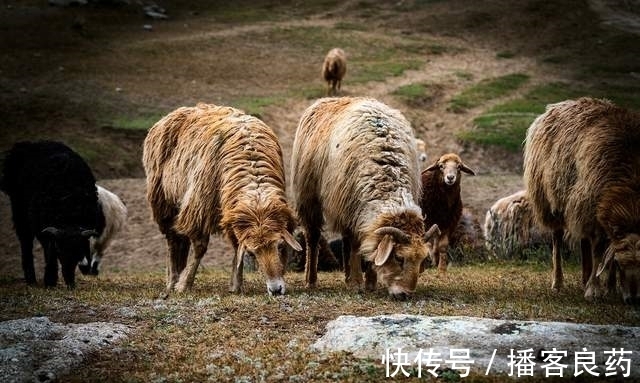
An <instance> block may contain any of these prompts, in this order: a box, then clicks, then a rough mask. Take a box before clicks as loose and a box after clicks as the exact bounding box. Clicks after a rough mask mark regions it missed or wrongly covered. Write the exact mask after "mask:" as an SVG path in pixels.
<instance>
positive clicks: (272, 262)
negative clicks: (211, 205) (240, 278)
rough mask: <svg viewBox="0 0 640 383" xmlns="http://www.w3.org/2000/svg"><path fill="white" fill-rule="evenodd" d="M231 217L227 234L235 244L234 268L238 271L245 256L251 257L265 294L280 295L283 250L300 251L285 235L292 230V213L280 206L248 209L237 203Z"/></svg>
mask: <svg viewBox="0 0 640 383" xmlns="http://www.w3.org/2000/svg"><path fill="white" fill-rule="evenodd" d="M233 216H234V218H235V220H234V221H233V224H232V225H231V230H233V234H234V236H235V237H236V238H237V240H238V249H237V254H236V261H237V263H236V264H235V265H234V267H237V268H240V267H242V259H243V256H244V254H245V253H247V254H248V255H250V256H253V257H255V259H256V262H257V263H258V268H259V269H260V270H261V272H262V273H263V274H264V276H265V277H266V279H267V293H269V295H281V294H284V293H285V283H284V279H283V275H284V271H285V267H286V263H287V253H286V252H285V251H284V249H285V246H290V247H292V248H293V249H294V250H296V251H302V247H301V246H300V244H299V243H298V241H296V240H295V238H294V237H293V235H291V232H290V231H289V228H291V227H292V226H293V213H292V212H291V210H290V209H289V208H288V207H287V206H286V204H284V203H272V204H267V205H266V206H264V205H262V206H256V205H253V206H248V205H244V204H242V203H240V204H239V205H238V206H236V208H235V209H234V214H233Z"/></svg>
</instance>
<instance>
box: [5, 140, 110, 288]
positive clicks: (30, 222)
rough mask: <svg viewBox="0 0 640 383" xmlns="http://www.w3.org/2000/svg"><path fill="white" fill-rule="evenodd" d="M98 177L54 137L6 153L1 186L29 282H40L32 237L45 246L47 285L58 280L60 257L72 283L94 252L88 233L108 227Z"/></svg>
mask: <svg viewBox="0 0 640 383" xmlns="http://www.w3.org/2000/svg"><path fill="white" fill-rule="evenodd" d="M95 182H96V180H95V178H94V176H93V173H92V172H91V169H90V168H89V166H88V165H87V163H86V162H85V161H84V160H83V159H82V157H80V155H78V154H77V153H76V152H74V151H73V150H72V149H71V148H69V147H67V146H66V145H64V144H62V143H60V142H55V141H38V142H19V143H17V144H15V145H14V146H13V147H12V148H11V149H10V151H9V152H8V153H7V156H6V159H5V162H4V166H3V177H2V185H1V189H2V190H3V191H4V192H5V193H7V195H8V196H9V199H10V201H11V212H12V215H13V223H14V228H15V231H16V235H17V236H18V240H19V241H20V248H21V251H22V270H23V271H24V278H25V280H26V282H27V284H30V285H31V284H35V283H36V274H35V270H34V265H33V239H34V237H35V238H37V239H38V241H39V242H40V244H41V245H42V248H43V250H44V258H45V270H44V285H45V286H47V287H52V286H55V285H56V284H57V283H58V261H60V265H61V266H62V277H63V278H64V281H65V283H66V285H67V287H69V288H73V287H74V286H75V270H76V265H77V264H78V262H79V261H81V260H83V259H85V258H88V257H90V253H89V237H92V236H98V235H99V234H100V233H102V231H103V230H104V225H105V223H104V221H105V219H104V216H103V214H102V210H101V209H100V206H99V205H98V195H97V192H96V185H95Z"/></svg>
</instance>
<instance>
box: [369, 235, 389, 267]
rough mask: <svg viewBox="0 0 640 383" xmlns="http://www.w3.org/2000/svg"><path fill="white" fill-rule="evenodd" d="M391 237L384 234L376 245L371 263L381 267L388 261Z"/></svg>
mask: <svg viewBox="0 0 640 383" xmlns="http://www.w3.org/2000/svg"><path fill="white" fill-rule="evenodd" d="M393 245H394V241H393V237H392V236H391V235H389V234H386V235H385V236H384V237H382V240H381V241H380V243H378V247H377V248H376V251H375V252H374V253H373V263H374V264H375V265H376V266H382V265H384V263H385V262H386V261H387V259H389V255H390V254H391V251H392V250H393Z"/></svg>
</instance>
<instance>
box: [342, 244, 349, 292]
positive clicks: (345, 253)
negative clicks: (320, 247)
mask: <svg viewBox="0 0 640 383" xmlns="http://www.w3.org/2000/svg"><path fill="white" fill-rule="evenodd" d="M350 254H351V236H348V235H344V234H343V236H342V267H343V268H344V280H345V281H348V280H349V275H351V266H350V265H351V262H349V258H350Z"/></svg>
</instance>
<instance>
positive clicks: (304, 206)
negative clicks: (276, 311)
mask: <svg viewBox="0 0 640 383" xmlns="http://www.w3.org/2000/svg"><path fill="white" fill-rule="evenodd" d="M291 174H292V180H293V189H294V195H295V197H296V198H295V200H296V209H297V213H298V217H299V219H300V223H301V225H302V226H303V227H304V230H305V235H306V236H307V238H306V239H307V261H306V282H307V286H308V287H315V286H316V281H317V265H318V243H319V241H320V236H321V230H322V226H323V221H324V220H325V219H326V223H327V224H328V226H329V229H330V230H331V231H333V232H337V233H341V234H342V238H343V241H344V246H345V248H347V249H351V251H350V256H349V262H348V263H349V264H348V265H345V276H346V282H347V284H348V285H349V286H350V287H352V288H357V289H360V288H362V283H363V281H362V268H361V262H360V261H361V258H363V257H366V259H367V260H368V261H370V262H371V263H372V264H371V267H370V268H368V269H367V270H366V287H367V289H369V290H373V289H375V288H376V286H377V278H378V277H380V280H381V282H382V284H383V285H385V286H387V287H388V291H389V293H390V294H391V295H392V296H394V297H396V298H400V299H402V298H406V297H407V296H408V294H410V293H413V292H414V291H415V289H416V285H417V282H418V274H419V266H420V264H421V262H422V260H423V259H424V258H425V257H426V256H427V246H426V244H425V229H424V224H423V222H422V211H421V210H420V206H419V205H418V201H419V198H420V172H419V168H418V154H417V150H416V144H415V138H414V136H413V129H412V128H411V125H410V124H409V122H408V121H407V120H406V119H405V118H404V116H403V115H402V114H401V113H400V112H398V111H397V110H394V109H391V108H390V107H388V106H387V105H385V104H383V103H381V102H379V101H376V100H373V99H367V98H355V97H354V98H352V97H344V98H324V99H320V100H318V101H316V102H315V103H314V104H313V105H311V106H310V107H309V108H307V110H306V111H305V112H304V113H303V115H302V118H301V119H300V123H299V125H298V129H297V131H296V135H295V139H294V143H293V154H292V161H291ZM436 232H437V227H434V228H433V229H432V230H430V231H429V232H428V233H427V234H426V235H428V236H432V235H434V233H436Z"/></svg>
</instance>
